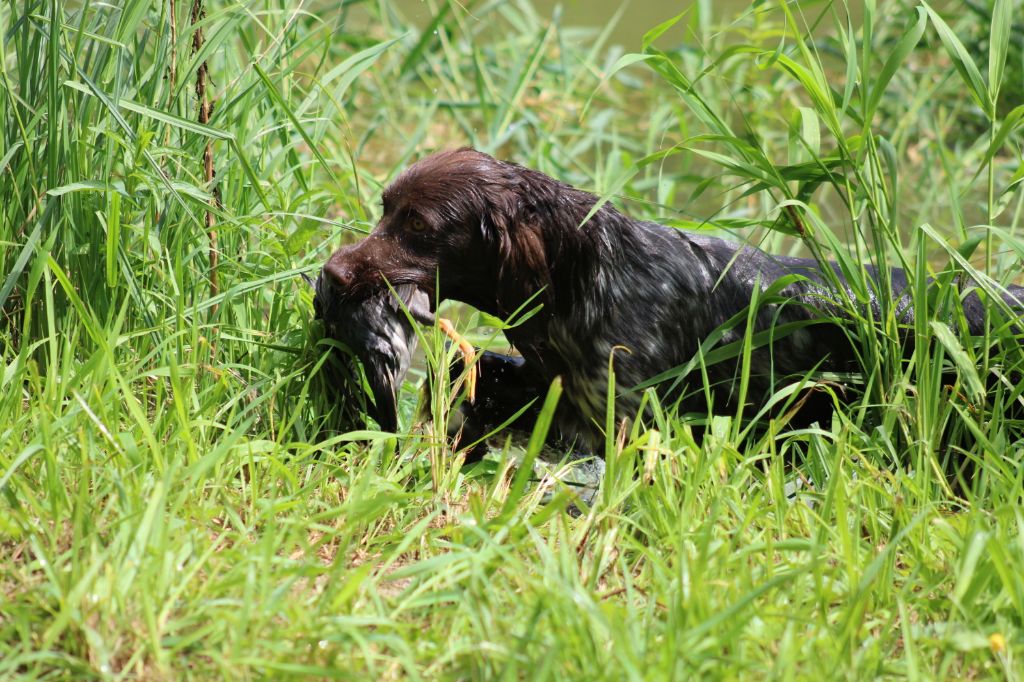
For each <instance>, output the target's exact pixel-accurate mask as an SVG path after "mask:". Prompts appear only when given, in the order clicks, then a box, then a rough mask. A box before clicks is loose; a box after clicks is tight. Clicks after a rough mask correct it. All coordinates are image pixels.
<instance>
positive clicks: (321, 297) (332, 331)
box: [313, 275, 434, 431]
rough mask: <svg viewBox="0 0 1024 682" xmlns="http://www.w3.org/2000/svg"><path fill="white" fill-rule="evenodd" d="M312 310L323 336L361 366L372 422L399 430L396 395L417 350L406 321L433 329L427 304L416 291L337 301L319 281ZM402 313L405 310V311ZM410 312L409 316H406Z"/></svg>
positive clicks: (411, 288) (424, 296)
mask: <svg viewBox="0 0 1024 682" xmlns="http://www.w3.org/2000/svg"><path fill="white" fill-rule="evenodd" d="M313 288H314V290H315V294H314V296H313V310H314V313H315V317H316V318H317V319H321V320H323V322H324V330H325V331H326V332H327V335H328V336H329V337H330V338H332V339H335V340H336V341H340V342H341V343H343V344H344V345H345V346H346V347H348V349H349V350H351V351H352V353H353V354H355V356H356V357H357V358H359V361H360V362H361V363H362V365H363V371H364V373H365V375H366V381H367V383H368V384H369V387H370V394H371V396H372V398H373V405H368V406H367V411H368V412H369V416H371V417H372V418H373V419H374V420H375V421H376V422H377V424H379V425H380V428H381V429H382V430H384V431H395V430H397V429H398V389H399V388H400V387H401V385H402V381H403V380H404V379H405V375H406V374H407V373H408V372H409V366H410V365H411V364H412V355H413V353H414V352H415V350H416V342H417V338H416V329H415V328H414V326H413V324H412V321H411V320H410V316H411V317H412V318H413V319H416V320H418V321H420V322H424V323H429V324H432V323H433V319H434V316H433V314H432V313H431V312H430V299H429V298H428V297H427V294H426V292H424V291H423V290H422V289H419V288H418V287H416V286H415V285H412V284H405V285H402V286H399V287H396V288H395V289H394V291H393V292H392V291H390V290H387V289H385V290H383V291H380V292H377V293H375V294H374V295H372V296H369V297H366V298H361V299H352V298H349V297H346V296H342V295H339V294H338V292H337V291H336V286H335V285H334V284H333V283H332V282H331V281H329V280H326V279H324V277H323V276H322V275H321V276H319V277H317V279H316V282H314V283H313ZM403 308H404V309H403ZM406 311H408V314H406Z"/></svg>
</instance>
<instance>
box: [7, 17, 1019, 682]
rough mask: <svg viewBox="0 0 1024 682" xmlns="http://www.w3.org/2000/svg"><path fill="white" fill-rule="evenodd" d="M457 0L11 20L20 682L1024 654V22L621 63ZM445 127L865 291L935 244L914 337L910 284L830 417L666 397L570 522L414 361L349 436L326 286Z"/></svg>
mask: <svg viewBox="0 0 1024 682" xmlns="http://www.w3.org/2000/svg"><path fill="white" fill-rule="evenodd" d="M171 7H175V10H176V11H175V16H174V17H171V16H169V14H168V12H169V10H170V8H171ZM428 7H430V8H431V11H432V15H433V17H434V18H433V20H432V21H430V22H429V23H428V24H427V25H425V26H412V25H410V24H409V23H408V22H407V21H406V20H405V19H404V18H403V17H402V16H401V13H400V12H399V10H398V9H397V8H396V7H393V6H391V5H390V4H389V3H386V2H382V3H344V4H342V5H341V6H340V7H338V6H335V5H333V4H328V3H307V4H299V5H298V6H295V4H294V3H283V2H273V1H264V0H259V1H253V2H241V3H236V4H228V3H219V2H217V3H215V2H208V3H206V7H205V9H206V18H205V19H204V20H203V21H202V22H201V27H202V29H203V31H204V33H205V37H206V42H205V46H204V47H203V48H202V50H201V51H200V52H199V53H198V54H193V53H192V49H191V45H192V36H193V32H194V31H195V30H196V26H194V25H193V24H192V23H191V22H190V9H191V7H190V3H182V2H176V3H165V2H156V1H153V0H136V1H133V0H127V1H126V2H123V3H119V4H111V3H96V2H90V1H88V0H87V1H85V2H81V3H62V2H57V1H55V0H50V1H48V2H47V1H39V2H33V1H31V0H29V1H28V2H20V3H19V2H14V1H13V0H11V1H10V2H7V3H4V4H2V5H0V36H2V38H3V41H4V50H3V58H2V60H0V244H2V248H0V677H5V678H6V677H24V678H41V677H63V678H97V677H98V678H111V679H123V678H133V677H135V678H145V679H150V678H173V679H179V678H183V677H194V678H200V679H207V678H215V677H231V678H236V677H258V676H259V677H262V676H274V677H278V676H281V677H284V676H296V677H297V676H305V675H313V676H319V677H341V678H366V677H373V678H379V679H399V678H401V679H405V678H411V679H422V678H427V679H435V678H442V679H465V678H472V679H476V678H492V677H508V678H529V679H566V678H568V679H584V678H586V679H591V680H596V679H616V680H618V679H624V678H627V679H650V678H656V679H660V678H666V679H667V678H678V677H684V676H687V677H689V676H701V677H727V678H735V677H741V676H742V677H752V676H756V677H769V676H770V677H780V678H807V677H812V676H816V677H822V676H826V677H827V678H829V679H831V678H835V677H847V678H855V679H859V678H866V677H881V676H887V677H888V676H894V677H895V676H899V677H909V678H925V679H933V678H961V677H968V676H970V677H999V678H1017V677H1019V676H1020V673H1021V663H1020V660H1019V659H1020V656H1021V651H1022V646H1024V628H1022V625H1024V623H1022V614H1024V581H1022V578H1021V576H1022V575H1024V516H1022V514H1021V492H1022V489H1024V480H1022V479H1024V473H1022V467H1021V452H1022V446H1021V444H1020V427H1021V425H1020V421H1019V417H1018V416H1017V415H1019V414H1020V409H1019V407H1020V403H1021V386H1020V382H1019V381H1018V379H1017V378H1016V374H1015V373H1014V371H1015V368H1019V365H1020V362H1021V359H1020V346H1019V344H1018V342H1017V340H1016V339H1014V338H1013V334H1014V333H1015V331H1016V330H1015V329H1013V328H1012V326H1010V325H1008V324H1007V323H1006V322H1005V321H1004V320H1005V319H1007V318H1009V317H1010V311H1008V310H1006V309H1005V307H1004V306H1002V305H1001V304H1000V302H999V298H998V296H996V295H994V294H995V293H996V291H997V289H998V284H999V283H1001V282H1006V281H1008V280H1010V279H1012V278H1015V277H1019V276H1020V261H1021V256H1022V253H1024V243H1022V240H1021V238H1020V234H1019V228H1018V223H1019V222H1020V219H1021V212H1022V204H1021V200H1020V194H1019V192H1017V191H1016V189H1017V186H1018V184H1019V181H1020V179H1021V178H1022V177H1024V172H1022V171H1021V170H1020V168H1021V157H1020V153H1019V143H1020V137H1019V132H1018V126H1019V125H1020V123H1021V121H1022V120H1024V115H1022V114H1021V112H1022V111H1024V109H1020V108H1019V105H1020V104H1021V103H1022V102H1021V97H1022V95H1024V86H1022V85H1021V82H1020V73H1021V71H1022V66H1021V63H1022V62H1021V60H1022V54H1024V51H1022V46H1021V43H1020V39H1019V32H1018V31H1015V30H1013V29H1010V30H1007V27H1012V26H1014V23H1013V21H1014V20H1017V21H1018V22H1019V21H1020V20H1021V18H1020V12H1019V8H1018V7H1015V6H1014V3H1012V2H1008V1H999V2H996V3H994V6H993V8H992V9H991V11H989V10H988V9H987V8H981V7H974V6H973V4H972V6H971V7H972V9H971V11H968V12H963V13H956V12H950V13H948V14H946V13H943V12H942V11H939V10H938V9H936V8H933V7H929V6H927V5H923V4H922V5H921V6H917V5H915V4H913V3H902V2H897V3H885V4H876V3H873V2H867V3H864V4H863V8H857V11H855V13H854V15H853V16H850V15H849V14H848V12H847V9H846V7H845V6H844V5H843V4H841V3H831V4H829V3H791V4H785V3H761V4H756V5H753V6H751V8H749V9H746V10H743V11H741V12H739V13H738V14H737V15H736V16H721V15H718V14H715V13H714V11H713V3H709V2H698V3H696V4H695V5H694V7H693V8H691V9H690V10H689V12H688V13H687V14H685V15H683V16H682V17H681V18H678V19H676V20H673V21H671V22H668V23H666V24H663V25H662V26H660V27H658V28H656V29H653V30H652V31H651V32H650V33H649V34H648V35H647V38H646V39H645V40H644V41H643V44H642V45H639V46H628V50H626V49H623V48H621V47H617V46H615V45H614V44H613V43H614V41H613V39H612V37H611V36H612V34H613V27H612V26H610V25H609V26H608V27H606V28H602V29H600V30H595V29H579V28H573V27H568V26H563V25H561V23H560V21H559V20H558V19H557V16H556V18H555V20H548V19H545V18H543V17H542V16H541V15H539V14H538V12H537V11H536V10H535V9H534V8H533V7H531V6H530V5H529V4H527V3H525V2H511V3H507V2H471V3H468V4H467V3H457V2H447V1H444V2H433V3H428ZM666 19H669V17H667V16H666ZM172 23H173V25H174V29H175V30H174V31H173V35H174V42H173V43H172V42H171V36H172V31H171V26H172ZM204 61H205V62H206V63H207V64H208V66H209V77H210V83H209V86H208V87H209V88H210V93H211V95H212V97H213V98H214V99H215V106H214V109H213V113H212V116H211V118H210V120H209V122H208V123H207V124H205V125H202V124H199V123H198V122H197V109H196V99H195V94H194V87H195V82H196V72H197V69H198V65H199V64H200V63H202V62H204ZM172 62H173V63H174V64H175V77H174V78H173V82H172V78H171V77H170V65H171V63H172ZM208 144H210V145H212V151H213V161H214V168H215V170H216V177H215V179H214V182H213V183H212V184H210V183H206V182H205V181H204V179H203V177H204V175H203V173H204V170H203V153H204V150H205V148H206V146H207V145H208ZM454 144H471V145H474V146H477V147H479V148H481V149H484V150H486V151H490V152H493V153H495V154H498V155H500V156H504V157H508V158H512V159H515V160H516V161H519V162H521V163H524V164H527V165H531V166H534V167H537V168H539V169H541V170H543V171H545V172H548V173H550V174H552V175H555V176H557V177H560V178H562V179H564V180H566V181H569V182H572V183H574V184H576V185H579V186H582V187H587V188H589V189H592V190H593V191H595V192H597V193H598V194H600V195H602V196H606V197H607V198H609V199H610V200H612V201H614V202H616V203H620V204H622V205H623V207H624V208H625V209H626V210H628V211H629V212H630V213H632V214H634V215H637V216H640V217H648V218H652V219H657V220H660V221H662V222H665V223H667V224H672V225H676V226H680V227H688V228H692V229H708V230H717V231H723V232H731V233H734V236H735V237H736V238H739V239H745V240H749V241H751V242H753V243H757V244H760V245H761V246H762V247H764V248H766V249H768V250H772V251H775V252H802V253H808V252H809V253H812V254H815V255H818V256H819V257H821V258H823V259H834V260H836V261H837V262H839V264H840V265H841V267H842V270H843V273H844V275H846V276H847V278H849V279H850V280H851V281H852V282H854V284H855V286H854V290H855V292H856V293H857V295H858V300H855V301H850V305H851V310H855V311H861V312H863V311H865V310H866V309H865V308H864V307H863V305H858V303H862V302H863V297H865V296H866V295H867V292H868V291H869V289H870V283H869V281H868V278H867V275H866V272H865V270H864V269H863V265H864V264H866V263H874V264H890V265H899V266H901V267H904V268H905V269H906V270H907V272H908V276H909V277H910V279H911V281H912V282H913V285H914V298H915V306H916V307H917V309H918V311H919V312H922V311H927V313H926V314H919V316H918V322H917V323H916V326H915V329H914V333H915V336H916V340H917V342H916V349H915V351H914V354H913V356H912V357H911V358H910V359H909V361H904V359H903V358H902V355H901V350H900V343H899V339H900V334H901V332H900V330H899V328H898V324H897V316H896V311H895V310H894V309H893V306H892V302H891V301H886V300H883V302H882V306H881V314H880V315H879V316H877V317H872V316H871V315H868V314H862V315H861V316H860V317H859V318H858V319H857V320H856V324H855V325H854V326H853V328H852V329H851V334H852V335H853V336H854V337H855V338H856V341H857V347H858V348H859V349H861V352H862V360H863V362H862V364H863V367H864V372H863V374H862V375H861V376H859V377H847V378H846V379H847V380H848V382H849V384H850V385H851V386H852V387H853V390H854V391H855V392H858V397H855V399H854V400H853V401H852V403H851V404H850V405H847V406H844V407H842V408H841V409H838V410H837V411H836V412H835V414H834V416H833V418H832V421H831V422H830V423H820V424H818V425H816V426H815V427H814V428H809V429H803V430H794V429H792V428H789V427H787V425H785V424H784V423H780V422H776V423H772V424H768V425H767V428H752V427H751V425H750V423H749V422H746V421H743V420H738V419H736V418H735V417H734V416H731V415H716V416H714V417H713V418H712V419H711V420H710V423H709V424H708V427H707V429H706V433H705V435H704V437H703V439H701V440H700V441H699V442H698V441H697V440H695V438H694V436H693V433H692V429H691V425H690V424H689V423H688V422H687V421H686V420H684V419H681V418H680V417H679V416H678V415H675V414H673V413H672V411H671V410H669V409H668V408H667V406H661V405H658V404H657V401H652V403H651V404H652V407H651V410H650V417H649V418H648V419H645V420H641V421H638V422H636V423H634V424H632V425H631V426H629V427H628V429H626V430H621V429H624V428H625V427H620V426H619V425H617V424H615V423H614V421H613V422H611V424H610V428H609V441H608V447H607V451H606V454H607V459H608V472H609V473H608V476H607V478H606V480H605V481H604V482H603V484H602V485H603V488H602V491H601V495H599V496H597V497H596V498H595V499H594V503H593V505H592V506H590V507H587V506H586V505H581V506H582V507H583V508H584V513H583V514H582V516H579V517H575V516H573V515H571V514H569V513H567V505H568V503H569V501H570V500H571V499H572V495H571V491H567V490H564V489H562V488H561V487H559V486H558V484H557V483H556V482H554V481H552V480H550V479H544V480H542V481H532V482H531V481H527V477H526V476H525V475H524V472H526V471H527V470H526V468H521V469H520V473H519V474H516V473H514V472H513V467H512V465H511V461H512V460H511V458H510V457H509V456H506V455H503V456H501V457H500V458H498V459H496V460H488V461H486V462H484V463H483V464H481V465H478V466H474V467H465V468H458V467H456V466H454V465H455V464H457V463H458V461H459V460H458V458H457V457H456V456H455V455H454V453H452V452H451V451H450V449H449V448H448V447H447V446H446V444H445V443H444V442H443V440H441V439H440V438H439V437H438V436H437V435H436V434H437V433H443V430H442V426H443V425H434V424H432V423H416V422H417V420H416V418H415V417H414V416H413V415H414V414H415V410H413V404H412V403H413V402H415V400H416V398H415V391H414V390H413V388H412V387H411V386H410V387H408V390H407V391H406V392H405V394H404V398H403V410H404V412H405V416H406V419H405V422H406V427H405V430H404V431H403V433H401V434H398V436H397V437H396V436H393V435H389V434H381V433H378V432H375V431H367V430H362V429H360V430H358V431H352V430H351V429H352V406H351V405H350V404H348V403H346V402H344V401H342V400H339V399H338V393H336V391H335V389H336V388H337V387H335V386H332V385H330V382H331V380H330V378H329V377H330V376H331V375H330V374H329V373H328V372H326V371H325V368H326V367H327V366H328V365H329V364H330V363H332V362H333V361H332V359H331V357H330V355H331V354H330V353H329V349H330V346H329V344H328V343H327V342H322V341H320V340H319V338H318V337H319V331H318V329H317V328H316V326H315V325H314V324H313V323H312V322H311V319H310V318H311V317H312V305H311V300H310V299H311V297H310V292H309V291H308V290H307V287H306V285H305V284H304V283H303V282H302V281H301V280H300V278H299V277H298V276H299V274H300V273H304V272H310V271H313V270H314V269H315V268H316V267H318V264H319V263H320V262H322V260H323V259H324V257H325V256H326V254H327V253H328V252H329V251H330V250H331V249H332V248H334V247H335V246H336V245H337V244H339V243H341V242H343V241H347V240H351V239H354V238H357V237H358V236H359V235H361V234H362V233H364V232H365V231H366V230H368V229H369V228H370V227H371V226H372V223H373V221H374V218H375V217H376V215H377V214H378V213H379V208H378V204H377V197H378V194H379V190H380V187H381V186H382V185H383V184H384V183H386V182H387V180H388V179H389V178H391V177H393V176H394V174H395V173H397V172H398V171H399V170H400V169H401V168H402V167H403V166H404V165H405V164H407V163H408V162H409V161H410V160H411V159H413V158H415V157H416V156H417V155H418V154H420V153H422V152H423V151H426V150H429V149H433V148H436V147H441V146H449V145H454ZM215 196H216V197H218V198H219V202H213V201H212V200H213V198H214V197H215ZM211 206H213V208H212V210H213V212H214V219H215V224H216V230H217V233H218V244H217V247H218V250H219V255H220V258H219V262H218V263H217V264H216V276H217V279H218V282H219V289H218V290H217V291H216V293H213V290H212V289H211V286H210V282H211V278H212V277H213V272H212V271H211V259H210V249H209V247H210V244H209V241H208V236H207V229H206V225H205V221H204V216H205V212H206V211H207V210H208V209H210V207H211ZM929 280H931V281H933V282H934V283H933V284H932V285H930V286H929V285H927V283H928V281H929ZM968 281H972V282H974V283H976V284H977V286H978V287H980V288H981V289H982V291H983V296H984V298H985V299H986V301H987V302H988V304H989V306H990V307H991V308H992V310H993V317H992V322H991V324H990V327H989V330H988V332H987V334H985V335H984V336H982V337H980V338H976V339H969V338H968V337H967V336H965V335H964V334H962V329H963V320H962V319H960V317H961V316H960V315H959V313H958V312H957V311H958V310H959V306H958V305H957V304H956V301H957V299H958V297H959V296H961V295H962V294H963V293H964V291H965V284H966V283H967V282H968ZM998 311H1001V313H1002V315H999V314H997V313H998ZM453 314H457V315H461V323H460V326H461V327H462V328H473V329H474V330H475V331H474V333H475V334H476V335H477V336H478V337H479V338H488V337H489V336H490V335H491V333H492V329H493V327H494V324H495V321H493V320H488V319H485V318H480V317H478V316H476V315H474V314H472V313H471V312H459V311H458V310H455V311H453ZM427 341H428V342H427V344H426V345H427V346H428V351H429V353H428V355H429V356H430V357H432V358H435V361H434V363H433V364H435V365H436V364H443V362H442V363H438V362H437V360H436V358H438V357H440V354H441V353H443V348H442V345H441V343H440V339H438V338H433V337H430V335H428V336H427ZM755 342H756V339H754V338H750V339H749V340H748V342H747V347H746V348H742V347H741V348H738V349H736V350H735V352H737V353H739V354H742V353H744V352H749V344H752V343H755ZM427 371H429V369H428V370H427ZM422 374H423V371H420V372H418V373H417V374H416V376H414V377H413V379H414V380H415V379H418V378H420V377H422ZM950 377H955V380H953V381H950V379H949V378H950ZM555 390H556V392H557V389H555ZM441 397H442V398H444V397H451V396H448V395H442V396H441ZM780 399H784V396H780ZM435 407H437V406H436V405H435ZM437 409H441V410H442V412H441V413H438V416H440V417H443V409H442V408H440V407H438V408H437ZM442 421H443V419H442ZM760 426H764V424H761V425H760ZM536 445H537V444H536V443H535V446H536ZM535 450H536V448H535V447H534V448H533V449H532V450H531V455H532V454H533V453H534V452H535ZM506 454H507V453H506ZM964 462H967V463H970V464H971V465H972V466H970V467H968V468H966V469H965V470H964V471H965V472H967V473H965V474H963V475H962V476H961V480H956V479H955V478H954V480H952V481H950V480H949V478H948V477H947V472H948V471H950V469H951V468H952V469H954V470H955V469H956V468H957V467H958V466H959V465H960V464H961V463H964ZM787 463H789V464H787ZM528 483H529V485H527V484H528ZM551 488H553V489H554V490H555V491H556V492H557V494H556V495H555V496H554V497H553V498H552V499H553V501H551V502H549V501H548V500H549V497H548V496H546V495H545V493H546V492H547V490H548V489H551Z"/></svg>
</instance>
